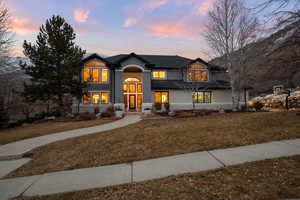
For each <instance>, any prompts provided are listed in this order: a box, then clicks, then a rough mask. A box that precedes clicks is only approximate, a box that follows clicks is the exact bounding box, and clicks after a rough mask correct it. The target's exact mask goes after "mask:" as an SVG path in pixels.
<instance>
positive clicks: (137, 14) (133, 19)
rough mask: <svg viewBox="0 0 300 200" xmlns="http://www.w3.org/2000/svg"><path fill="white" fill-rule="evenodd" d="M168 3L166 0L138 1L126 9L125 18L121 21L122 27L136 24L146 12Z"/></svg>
mask: <svg viewBox="0 0 300 200" xmlns="http://www.w3.org/2000/svg"><path fill="white" fill-rule="evenodd" d="M167 3H168V0H147V1H140V3H137V4H136V5H134V6H133V7H129V8H127V9H126V13H127V18H126V19H125V20H124V22H123V27H125V28H128V27H130V26H133V25H136V24H138V22H139V21H140V20H141V19H142V18H143V17H144V16H145V15H146V14H148V13H151V12H152V11H154V10H155V9H157V8H160V7H162V6H164V5H165V4H167Z"/></svg>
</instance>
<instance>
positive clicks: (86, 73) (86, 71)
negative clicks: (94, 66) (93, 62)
mask: <svg viewBox="0 0 300 200" xmlns="http://www.w3.org/2000/svg"><path fill="white" fill-rule="evenodd" d="M83 80H84V82H88V81H90V80H91V74H90V68H83Z"/></svg>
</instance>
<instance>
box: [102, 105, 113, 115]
mask: <svg viewBox="0 0 300 200" xmlns="http://www.w3.org/2000/svg"><path fill="white" fill-rule="evenodd" d="M113 116H115V109H114V107H113V106H108V108H107V109H106V111H105V112H102V113H101V117H113Z"/></svg>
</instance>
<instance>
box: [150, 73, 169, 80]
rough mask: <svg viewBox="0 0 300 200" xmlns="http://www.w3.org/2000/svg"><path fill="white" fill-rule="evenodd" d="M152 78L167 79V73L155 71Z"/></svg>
mask: <svg viewBox="0 0 300 200" xmlns="http://www.w3.org/2000/svg"><path fill="white" fill-rule="evenodd" d="M152 78H153V79H166V78H167V73H166V72H165V71H153V72H152Z"/></svg>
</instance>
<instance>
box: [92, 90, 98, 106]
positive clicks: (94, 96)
mask: <svg viewBox="0 0 300 200" xmlns="http://www.w3.org/2000/svg"><path fill="white" fill-rule="evenodd" d="M92 99H93V104H100V93H99V92H97V93H93V98H92Z"/></svg>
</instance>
